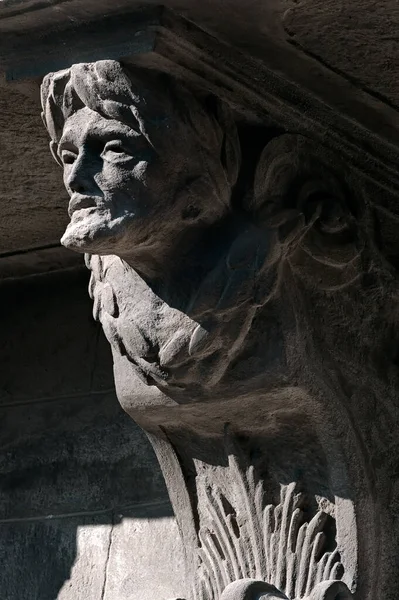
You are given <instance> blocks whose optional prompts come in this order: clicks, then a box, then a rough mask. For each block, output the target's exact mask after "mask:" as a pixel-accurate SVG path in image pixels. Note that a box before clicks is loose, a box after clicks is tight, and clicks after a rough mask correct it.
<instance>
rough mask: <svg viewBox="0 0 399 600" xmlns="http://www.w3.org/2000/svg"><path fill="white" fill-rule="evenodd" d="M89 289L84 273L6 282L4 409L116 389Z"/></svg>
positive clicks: (1, 360)
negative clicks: (86, 292) (88, 299)
mask: <svg viewBox="0 0 399 600" xmlns="http://www.w3.org/2000/svg"><path fill="white" fill-rule="evenodd" d="M86 288H87V275H86V274H85V272H84V270H83V269H80V270H76V271H75V270H73V271H70V272H66V273H62V272H61V273H58V274H53V275H51V276H46V275H44V276H42V277H32V278H30V277H28V278H25V279H22V280H20V281H19V282H18V281H17V282H13V281H10V282H4V283H3V285H2V286H1V294H0V305H1V314H2V315H3V319H2V326H1V329H2V344H1V347H0V364H1V387H0V406H1V405H5V404H10V403H11V404H13V403H15V402H25V401H31V400H34V399H36V400H41V399H42V400H43V399H48V398H53V397H58V396H67V395H74V394H87V393H90V392H92V391H95V392H97V391H102V390H107V389H108V390H109V389H113V387H114V384H113V378H112V361H111V358H110V355H109V350H108V348H107V347H106V343H105V341H104V339H103V337H102V336H99V331H98V330H97V329H96V328H95V326H93V319H92V308H91V306H90V304H89V303H87V302H85V300H84V298H82V291H84V290H85V289H86ZM55 333H56V334H57V335H55ZM77 349H78V350H77ZM21 361H22V365H21ZM21 369H22V370H21Z"/></svg>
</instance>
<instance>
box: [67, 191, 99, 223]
mask: <svg viewBox="0 0 399 600" xmlns="http://www.w3.org/2000/svg"><path fill="white" fill-rule="evenodd" d="M90 208H91V209H96V208H98V204H97V202H96V198H95V197H94V196H81V195H80V194H74V195H73V196H72V198H71V200H70V202H69V206H68V214H69V217H70V218H72V215H73V214H74V213H75V212H77V211H79V210H83V209H90Z"/></svg>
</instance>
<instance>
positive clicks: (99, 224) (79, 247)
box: [61, 209, 126, 254]
mask: <svg viewBox="0 0 399 600" xmlns="http://www.w3.org/2000/svg"><path fill="white" fill-rule="evenodd" d="M89 211H90V212H89ZM82 213H86V214H82ZM125 220H126V218H122V217H121V218H119V219H118V218H117V219H112V218H111V217H110V214H109V212H108V211H99V210H92V209H86V210H80V211H77V212H76V213H74V214H73V216H72V219H71V221H70V223H69V225H68V226H67V228H66V230H65V233H64V235H63V236H62V238H61V244H62V245H63V246H65V247H66V248H68V249H69V250H74V251H75V252H82V253H84V252H88V253H90V254H112V253H113V252H114V250H115V246H116V245H117V244H118V241H119V240H120V239H121V237H123V234H124V232H125V231H126V227H125V225H126V224H125Z"/></svg>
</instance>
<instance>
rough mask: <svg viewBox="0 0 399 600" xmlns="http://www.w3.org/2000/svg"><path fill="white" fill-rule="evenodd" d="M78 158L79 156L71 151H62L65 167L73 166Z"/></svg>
mask: <svg viewBox="0 0 399 600" xmlns="http://www.w3.org/2000/svg"><path fill="white" fill-rule="evenodd" d="M77 157H78V156H77V154H75V152H71V150H62V152H61V160H62V162H63V164H64V165H73V163H74V162H75V160H76V159H77Z"/></svg>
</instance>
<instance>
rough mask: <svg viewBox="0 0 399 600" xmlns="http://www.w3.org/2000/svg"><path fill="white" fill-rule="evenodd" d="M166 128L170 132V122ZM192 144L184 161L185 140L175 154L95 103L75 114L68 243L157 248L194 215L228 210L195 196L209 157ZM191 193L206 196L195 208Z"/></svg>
mask: <svg viewBox="0 0 399 600" xmlns="http://www.w3.org/2000/svg"><path fill="white" fill-rule="evenodd" d="M164 134H165V136H167V135H169V134H168V131H167V124H166V126H165V131H164ZM169 144H170V140H168V142H167V143H165V146H166V145H169ZM185 151H187V147H185ZM190 151H191V156H190V160H187V159H185V160H184V159H183V157H182V155H181V151H179V148H178V147H177V146H176V152H175V153H171V152H166V151H165V149H164V148H162V147H159V146H157V148H154V147H153V146H152V145H151V143H150V141H149V140H148V139H147V138H146V137H145V136H144V135H142V133H141V132H140V131H139V130H134V129H132V128H131V127H128V126H127V125H125V124H123V123H121V122H119V121H116V120H112V119H106V118H104V117H102V116H101V115H100V114H98V113H97V112H94V111H92V110H90V109H89V108H87V107H85V108H83V109H81V110H79V111H78V112H76V113H75V114H73V115H72V116H71V117H69V118H68V119H67V120H66V122H65V126H64V130H63V135H62V138H61V140H60V143H59V145H58V156H59V158H60V160H61V161H62V164H63V169H64V183H65V187H66V189H67V191H68V193H69V195H70V198H71V200H70V203H69V209H68V212H69V216H70V218H71V221H70V223H69V225H68V227H67V229H66V231H65V234H64V236H63V238H62V243H63V244H64V245H65V246H66V247H68V248H70V249H72V250H77V251H79V252H88V253H91V254H117V255H120V256H126V257H130V256H131V255H135V254H140V252H143V251H146V250H147V251H149V252H155V253H156V252H157V246H158V244H159V245H161V244H165V243H167V239H165V238H167V236H168V234H171V232H172V231H173V230H176V229H177V230H179V229H180V230H181V229H183V228H184V227H187V226H189V224H190V220H193V218H194V219H195V218H198V217H200V219H201V221H202V222H206V221H210V222H212V221H214V220H215V219H217V218H218V217H220V214H221V213H223V210H224V209H223V207H222V205H221V204H219V210H218V209H217V208H215V207H217V206H218V205H217V204H216V205H215V202H209V198H207V197H205V198H204V197H203V196H202V197H201V198H199V199H198V198H193V197H192V195H193V194H192V189H190V190H188V188H187V186H186V185H185V183H186V180H187V179H188V178H191V181H192V182H193V181H195V180H196V178H199V177H200V175H201V173H200V165H201V161H200V160H199V158H198V156H197V155H196V154H195V148H194V149H193V148H191V149H190ZM197 181H198V179H197ZM190 195H191V200H192V201H194V202H196V201H197V200H198V202H196V204H195V207H194V206H191V212H190V207H189V206H188V198H187V197H188V196H190Z"/></svg>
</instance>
